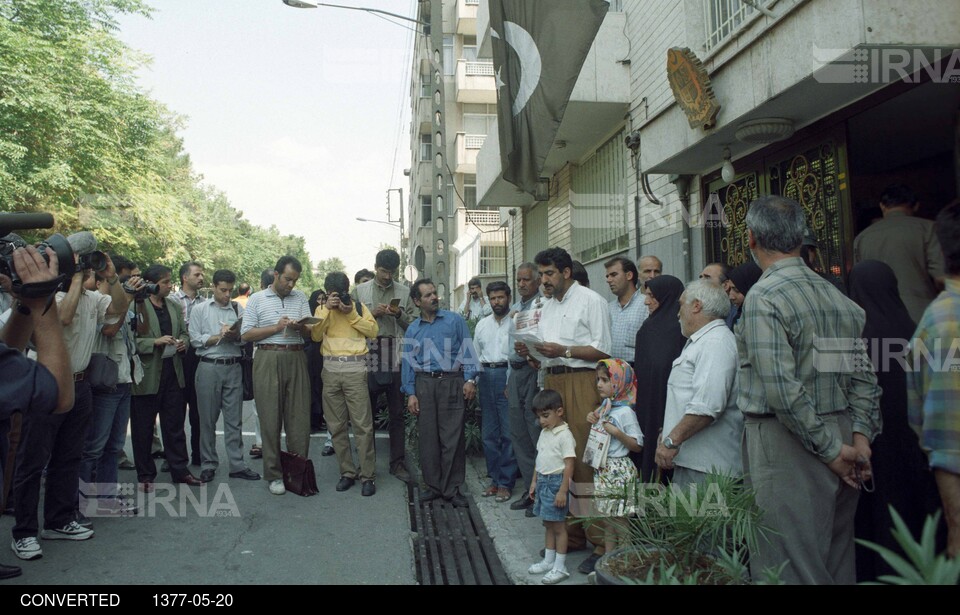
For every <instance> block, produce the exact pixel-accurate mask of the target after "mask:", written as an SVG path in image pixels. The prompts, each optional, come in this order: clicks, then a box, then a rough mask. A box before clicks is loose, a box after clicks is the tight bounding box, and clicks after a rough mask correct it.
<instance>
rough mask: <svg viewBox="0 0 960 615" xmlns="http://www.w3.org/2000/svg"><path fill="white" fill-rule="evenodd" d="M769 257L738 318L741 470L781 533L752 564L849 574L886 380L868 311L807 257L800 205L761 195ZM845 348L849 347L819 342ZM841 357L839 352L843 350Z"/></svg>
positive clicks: (813, 576)
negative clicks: (861, 489)
mask: <svg viewBox="0 0 960 615" xmlns="http://www.w3.org/2000/svg"><path fill="white" fill-rule="evenodd" d="M746 222H747V229H748V231H749V246H750V250H751V252H752V253H753V257H754V259H755V260H756V261H757V263H758V264H759V265H760V268H761V269H763V272H764V273H763V276H761V278H760V281H759V282H757V284H756V285H755V286H754V287H753V288H752V289H751V291H750V294H748V295H747V299H746V303H745V306H744V310H743V314H744V315H743V317H742V318H741V319H740V322H739V323H738V325H737V346H738V352H739V355H740V383H741V386H740V396H739V400H738V405H739V407H740V410H741V412H743V415H744V419H745V420H744V423H745V425H744V450H743V455H744V463H743V466H744V471H745V472H746V473H747V474H748V483H750V484H751V486H752V487H753V489H754V490H755V492H756V498H757V504H758V505H759V506H760V507H761V508H762V509H763V510H764V513H765V514H764V519H763V521H764V524H765V525H767V526H769V527H770V528H771V529H773V530H774V531H775V532H776V534H771V535H768V536H767V540H761V544H760V545H759V547H758V549H757V551H756V552H755V553H751V554H750V566H751V572H752V574H753V575H754V578H755V579H757V578H761V577H762V576H763V572H764V570H766V569H775V568H777V567H779V566H780V565H781V564H783V563H784V562H788V563H787V564H786V566H785V567H784V568H783V571H782V572H781V578H782V579H783V580H784V581H785V582H786V583H794V584H796V583H802V584H814V583H816V584H835V583H843V584H848V583H854V582H855V581H856V577H855V568H854V542H853V517H854V513H855V512H856V509H857V500H858V497H859V493H858V485H859V484H860V480H861V479H863V480H866V479H867V478H869V476H870V463H869V459H870V443H871V442H872V441H873V438H874V437H875V436H876V435H877V434H878V433H879V432H880V412H879V409H878V401H879V398H880V389H879V387H878V386H877V379H876V375H875V374H874V373H873V367H872V365H871V363H870V359H869V357H868V356H867V355H866V351H865V350H864V349H863V348H862V346H858V345H856V344H855V342H858V341H859V338H860V335H861V333H862V332H863V326H864V323H865V321H866V317H865V316H864V312H863V310H862V309H860V308H859V307H858V306H857V305H856V304H854V303H853V302H852V301H850V300H849V299H847V298H846V297H844V296H843V294H842V293H841V292H840V291H838V290H837V289H836V288H835V287H834V286H833V285H832V284H830V282H828V281H826V280H824V279H823V278H821V277H820V276H819V275H817V274H816V273H815V272H814V271H812V270H810V269H809V268H808V267H807V266H806V265H804V263H803V260H802V259H801V258H800V245H801V242H802V240H803V231H804V228H805V227H806V221H805V219H804V213H803V209H802V208H801V207H800V205H799V204H798V203H797V202H796V201H794V200H792V199H788V198H784V197H779V196H766V197H762V198H760V199H757V200H756V201H754V202H753V203H751V205H750V210H749V212H748V213H747V220H746ZM831 348H840V349H842V350H845V354H842V355H836V354H829V353H826V352H824V351H825V349H831ZM835 359H840V361H836V360H835Z"/></svg>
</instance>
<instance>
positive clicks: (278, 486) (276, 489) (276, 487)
mask: <svg viewBox="0 0 960 615" xmlns="http://www.w3.org/2000/svg"><path fill="white" fill-rule="evenodd" d="M286 492H287V488H286V487H284V486H283V481H282V480H272V481H270V493H272V494H273V495H283V494H284V493H286Z"/></svg>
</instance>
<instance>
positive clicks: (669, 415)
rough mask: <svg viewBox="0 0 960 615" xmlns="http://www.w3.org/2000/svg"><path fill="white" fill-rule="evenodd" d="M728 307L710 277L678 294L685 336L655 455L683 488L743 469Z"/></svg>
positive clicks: (737, 473)
mask: <svg viewBox="0 0 960 615" xmlns="http://www.w3.org/2000/svg"><path fill="white" fill-rule="evenodd" d="M729 311H730V300H729V299H727V295H726V294H725V293H724V292H723V289H722V288H721V287H720V286H718V285H717V284H716V283H715V282H713V281H712V280H708V279H700V280H696V281H694V282H690V283H689V284H687V288H686V290H685V291H684V293H683V294H682V295H680V330H681V332H682V333H683V336H684V337H686V338H687V339H688V340H689V341H688V342H687V344H686V346H684V347H683V352H681V353H680V356H679V357H677V359H676V360H675V361H674V362H673V368H672V370H671V371H670V379H669V381H668V384H667V407H666V413H665V414H664V418H663V437H662V438H661V440H660V442H659V443H658V444H657V454H656V461H657V465H658V466H660V467H661V468H662V469H664V470H670V469H672V470H673V483H674V484H675V485H678V486H681V487H682V488H684V489H686V487H687V485H690V484H697V485H701V484H703V482H704V479H705V477H706V475H707V474H708V473H710V472H711V471H716V472H720V473H723V474H725V475H727V476H741V475H742V474H743V462H742V460H741V457H740V441H741V440H742V438H743V416H742V415H741V414H740V412H738V411H737V390H738V386H737V385H738V382H737V363H738V358H737V340H736V337H734V335H733V332H732V331H730V329H729V328H728V327H727V326H726V323H725V322H724V318H726V316H727V313H728V312H729ZM681 445H682V448H681Z"/></svg>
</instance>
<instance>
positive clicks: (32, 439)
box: [13, 381, 93, 540]
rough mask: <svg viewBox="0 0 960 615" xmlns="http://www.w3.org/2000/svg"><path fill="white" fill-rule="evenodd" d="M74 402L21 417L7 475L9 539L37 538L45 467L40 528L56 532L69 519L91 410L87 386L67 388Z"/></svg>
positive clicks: (75, 505)
mask: <svg viewBox="0 0 960 615" xmlns="http://www.w3.org/2000/svg"><path fill="white" fill-rule="evenodd" d="M73 390H74V395H75V396H76V401H74V404H73V408H72V409H71V410H70V411H69V412H67V413H65V414H40V413H36V412H30V413H27V414H25V415H24V416H23V426H22V432H21V435H20V447H19V450H18V451H17V469H16V472H15V473H14V476H13V497H14V504H15V506H16V524H15V525H14V526H13V538H14V539H15V540H19V539H21V538H26V537H28V536H37V534H38V530H39V525H38V519H37V507H38V506H39V505H40V477H41V475H42V474H43V468H44V466H46V468H47V478H46V492H45V496H44V499H43V527H44V528H46V529H59V528H62V527H64V526H65V525H67V524H68V523H70V521H72V520H73V514H74V511H75V510H76V508H77V498H78V490H79V485H80V455H81V453H82V452H83V443H84V440H85V438H86V434H87V424H88V423H89V421H90V413H91V411H92V408H93V397H92V395H91V392H90V385H89V384H87V383H86V382H84V381H80V382H76V383H74V386H73Z"/></svg>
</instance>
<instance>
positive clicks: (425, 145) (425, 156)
mask: <svg viewBox="0 0 960 615" xmlns="http://www.w3.org/2000/svg"><path fill="white" fill-rule="evenodd" d="M431 158H433V137H431V136H430V135H420V162H430V159H431Z"/></svg>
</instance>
